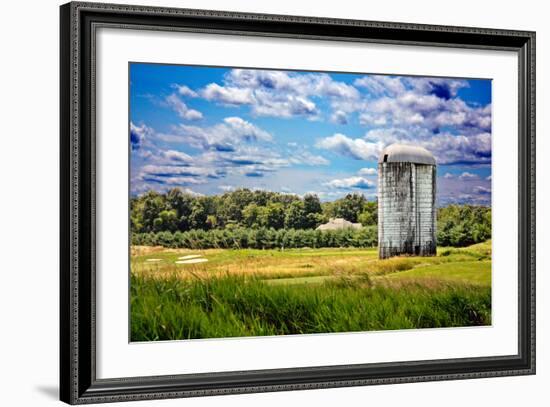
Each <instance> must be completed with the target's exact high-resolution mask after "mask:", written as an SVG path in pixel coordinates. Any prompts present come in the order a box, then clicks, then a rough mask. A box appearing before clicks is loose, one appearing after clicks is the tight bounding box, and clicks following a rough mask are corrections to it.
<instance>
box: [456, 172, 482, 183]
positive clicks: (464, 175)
mask: <svg viewBox="0 0 550 407" xmlns="http://www.w3.org/2000/svg"><path fill="white" fill-rule="evenodd" d="M478 178H479V176H477V175H476V174H472V173H471V172H467V171H465V172H463V173H462V174H460V176H459V177H458V179H460V180H462V181H464V180H470V179H478Z"/></svg>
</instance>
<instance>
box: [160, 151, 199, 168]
mask: <svg viewBox="0 0 550 407" xmlns="http://www.w3.org/2000/svg"><path fill="white" fill-rule="evenodd" d="M161 155H162V157H164V158H166V160H167V161H169V162H173V163H177V164H179V165H190V164H191V163H192V162H193V157H191V156H190V155H189V154H186V153H184V152H182V151H176V150H165V151H162V153H161Z"/></svg>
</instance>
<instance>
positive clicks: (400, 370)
mask: <svg viewBox="0 0 550 407" xmlns="http://www.w3.org/2000/svg"><path fill="white" fill-rule="evenodd" d="M60 23H61V30H60V102H61V106H60V129H61V130H60V149H61V163H60V183H61V187H60V191H61V192H60V202H61V203H60V218H61V224H60V234H61V239H60V296H61V298H60V398H61V400H62V401H64V402H67V403H70V404H84V403H99V402H116V401H125V400H144V399H162V398H175V397H192V396H207V395H220V394H233V393H251V392H268V391H281V390H299V389H317V388H328V387H340V386H358V385H371V384H388V383H405V382H416V381H430V380H451V379H469V378H477V377H493V376H508V375H527V374H534V373H535V33H534V32H527V31H511V30H500V29H483V28H470V27H451V26H434V25H419V24H404V23H391V22H375V21H356V20H342V19H330V18H313V17H297V16H283V15H264V14H247V13H234V12H225V11H207V10H189V9H173V8H157V7H143V6H130V5H114V4H96V3H80V2H73V3H68V4H65V5H62V6H61V7H60ZM100 26H116V27H124V28H127V29H132V30H172V31H188V32H189V31H191V32H203V33H218V34H220V33H221V34H238V35H247V36H248V35H250V36H266V37H286V38H301V39H323V40H332V41H359V42H374V43H382V44H385V43H387V44H402V45H415V46H437V47H453V48H472V49H482V50H508V51H514V52H517V54H518V60H519V70H518V71H519V103H518V112H519V123H518V126H519V128H518V132H519V133H518V134H519V138H518V140H517V141H515V142H517V143H518V146H519V157H518V158H519V165H518V180H519V190H518V204H519V225H518V231H519V236H518V245H519V246H518V249H519V252H518V253H519V262H518V265H517V266H518V277H519V280H518V281H519V285H518V299H519V301H518V304H519V310H518V311H519V327H518V332H519V338H518V343H519V351H518V354H515V355H507V356H499V357H494V356H491V357H489V356H487V357H475V358H461V359H445V360H420V361H413V362H391V363H374V364H356V365H345V366H344V365H338V366H324V367H304V368H286V369H270V370H255V371H236V372H229V373H216V372H211V373H201V374H186V375H175V376H174V375H170V376H168V375H166V376H148V377H131V378H113V379H97V378H96V343H95V323H96V321H95V304H96V291H95V290H96V288H95V238H96V236H95V215H96V213H95V160H96V155H95V133H94V131H95V122H94V120H95V117H94V114H95V95H94V91H95V70H94V52H95V49H94V42H93V38H94V35H95V29H96V28H97V27H100ZM510 142H514V141H513V140H510ZM510 267H512V265H510Z"/></svg>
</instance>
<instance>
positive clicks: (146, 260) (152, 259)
mask: <svg viewBox="0 0 550 407" xmlns="http://www.w3.org/2000/svg"><path fill="white" fill-rule="evenodd" d="M145 261H151V262H153V261H162V259H147V260H145Z"/></svg>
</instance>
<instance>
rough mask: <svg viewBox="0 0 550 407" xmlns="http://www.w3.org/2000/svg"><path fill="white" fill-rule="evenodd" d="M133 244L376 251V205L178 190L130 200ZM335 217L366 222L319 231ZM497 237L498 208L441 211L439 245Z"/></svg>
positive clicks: (356, 199) (351, 199) (352, 199)
mask: <svg viewBox="0 0 550 407" xmlns="http://www.w3.org/2000/svg"><path fill="white" fill-rule="evenodd" d="M130 205H131V227H132V244H137V245H161V246H165V247H182V248H183V247H185V248H194V249H198V248H259V249H262V248H293V247H305V246H307V247H349V246H355V247H372V246H375V245H376V244H377V231H376V224H377V220H378V219H377V218H378V214H377V210H378V204H377V202H376V201H367V199H366V198H365V197H364V196H363V195H362V194H356V193H355V194H348V195H346V196H345V197H343V198H341V199H338V200H335V201H332V202H321V201H320V200H319V197H318V196H317V195H314V194H307V195H305V196H304V197H303V198H301V197H299V196H297V195H293V194H282V193H278V192H269V191H261V190H256V191H251V190H249V189H238V190H236V191H232V192H226V193H224V194H221V195H214V196H194V195H191V194H187V193H184V192H183V191H181V190H180V189H177V188H174V189H172V190H170V191H168V192H167V193H165V194H160V193H158V192H154V191H149V192H147V193H145V194H143V195H141V196H138V197H133V198H132V199H131V203H130ZM330 218H344V219H346V220H348V221H350V222H354V223H355V222H359V223H361V224H362V225H363V226H365V228H363V229H361V230H341V231H326V232H319V231H315V228H316V227H317V226H319V225H320V224H322V223H325V222H327V221H328V220H329V219H330ZM490 238H491V208H489V207H485V206H476V205H449V206H446V207H443V208H439V209H438V213H437V244H438V245H439V246H457V247H461V246H468V245H471V244H474V243H479V242H483V241H485V240H487V239H490Z"/></svg>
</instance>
